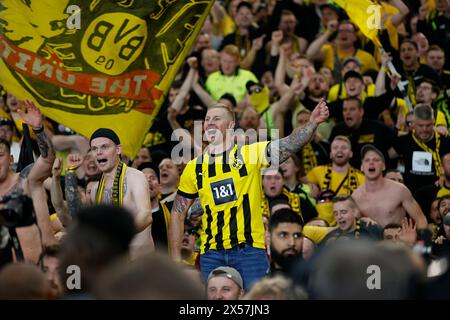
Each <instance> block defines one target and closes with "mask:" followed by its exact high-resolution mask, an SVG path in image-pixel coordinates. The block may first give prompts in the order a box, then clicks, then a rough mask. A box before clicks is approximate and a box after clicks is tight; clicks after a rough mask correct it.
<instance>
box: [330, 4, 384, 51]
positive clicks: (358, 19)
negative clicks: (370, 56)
mask: <svg viewBox="0 0 450 320" xmlns="http://www.w3.org/2000/svg"><path fill="white" fill-rule="evenodd" d="M333 1H334V2H335V3H336V4H337V5H338V6H340V7H341V8H342V9H343V10H344V11H345V12H346V13H347V15H348V17H349V18H350V20H351V21H352V22H353V23H354V24H356V25H357V26H358V28H359V29H360V30H361V32H362V33H363V34H364V35H365V36H366V37H367V38H369V39H370V40H372V41H373V43H374V44H375V45H376V46H378V47H380V48H381V47H382V46H381V43H380V40H379V39H378V30H379V28H380V22H381V7H380V5H379V4H376V3H375V2H373V1H370V0H333Z"/></svg>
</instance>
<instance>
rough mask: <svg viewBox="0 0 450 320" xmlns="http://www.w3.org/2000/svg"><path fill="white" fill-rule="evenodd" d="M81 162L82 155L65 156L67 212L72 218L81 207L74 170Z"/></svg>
mask: <svg viewBox="0 0 450 320" xmlns="http://www.w3.org/2000/svg"><path fill="white" fill-rule="evenodd" d="M82 163H83V157H82V156H81V155H79V154H69V155H68V156H67V160H66V165H67V171H66V176H65V181H66V189H65V194H66V201H67V207H68V210H69V214H70V217H71V218H74V217H75V216H76V214H77V212H78V211H79V210H80V209H81V200H80V194H79V192H78V183H77V174H76V170H77V169H78V168H79V167H80V166H81V164H82Z"/></svg>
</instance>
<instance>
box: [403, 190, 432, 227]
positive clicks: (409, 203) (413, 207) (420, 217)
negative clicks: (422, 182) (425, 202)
mask: <svg viewBox="0 0 450 320" xmlns="http://www.w3.org/2000/svg"><path fill="white" fill-rule="evenodd" d="M402 189H403V190H402V206H403V208H404V209H405V210H406V212H407V213H408V215H409V216H410V217H411V218H412V219H413V220H414V221H415V222H416V225H417V229H426V228H427V227H428V223H427V218H426V217H425V215H424V214H423V212H422V209H421V208H420V206H419V204H418V203H417V201H416V200H415V199H414V197H413V196H412V194H411V191H409V190H408V189H407V188H406V187H404V188H402Z"/></svg>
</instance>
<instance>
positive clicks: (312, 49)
mask: <svg viewBox="0 0 450 320" xmlns="http://www.w3.org/2000/svg"><path fill="white" fill-rule="evenodd" d="M337 28H338V22H337V21H336V20H332V21H329V22H328V25H327V30H325V32H324V33H322V34H321V35H320V36H319V37H318V38H317V39H316V40H314V41H313V42H311V44H310V45H309V47H308V50H306V56H307V57H308V59H310V60H311V61H322V59H323V54H322V51H321V49H322V46H323V45H324V44H325V43H327V42H328V39H329V38H330V37H331V35H332V34H333V33H334V32H336V31H337Z"/></svg>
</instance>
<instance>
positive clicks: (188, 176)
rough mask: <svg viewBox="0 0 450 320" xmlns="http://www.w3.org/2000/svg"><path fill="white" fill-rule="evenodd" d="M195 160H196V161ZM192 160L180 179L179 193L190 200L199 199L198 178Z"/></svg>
mask: <svg viewBox="0 0 450 320" xmlns="http://www.w3.org/2000/svg"><path fill="white" fill-rule="evenodd" d="M194 160H195V159H194ZM194 160H191V161H189V163H188V164H187V165H186V167H185V168H184V170H183V173H182V174H181V177H180V184H179V186H178V191H177V193H178V194H179V195H181V196H183V197H185V198H188V199H195V198H197V197H198V189H197V185H196V183H195V182H196V181H197V177H196V174H195V161H194Z"/></svg>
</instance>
